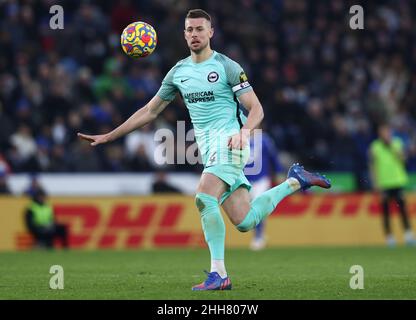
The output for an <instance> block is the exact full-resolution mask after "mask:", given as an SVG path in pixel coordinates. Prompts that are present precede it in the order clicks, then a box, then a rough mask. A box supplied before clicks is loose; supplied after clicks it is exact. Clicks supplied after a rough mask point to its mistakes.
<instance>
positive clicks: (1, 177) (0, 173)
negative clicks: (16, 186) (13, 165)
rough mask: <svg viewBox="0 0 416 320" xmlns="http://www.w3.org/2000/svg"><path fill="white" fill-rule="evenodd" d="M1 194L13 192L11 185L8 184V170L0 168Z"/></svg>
mask: <svg viewBox="0 0 416 320" xmlns="http://www.w3.org/2000/svg"><path fill="white" fill-rule="evenodd" d="M0 194H5V195H6V194H11V191H10V189H9V186H8V185H7V180H6V172H5V171H2V170H0Z"/></svg>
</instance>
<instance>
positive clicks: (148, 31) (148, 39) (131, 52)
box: [120, 21, 157, 58]
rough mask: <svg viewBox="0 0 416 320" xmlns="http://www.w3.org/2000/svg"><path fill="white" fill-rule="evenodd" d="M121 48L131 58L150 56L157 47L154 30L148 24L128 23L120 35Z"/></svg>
mask: <svg viewBox="0 0 416 320" xmlns="http://www.w3.org/2000/svg"><path fill="white" fill-rule="evenodd" d="M120 42H121V47H122V48H123V51H124V53H125V54H127V55H128V56H130V57H132V58H143V57H146V56H148V55H149V54H151V53H152V52H153V51H154V50H155V48H156V45H157V35H156V31H155V29H154V28H153V27H152V26H151V25H150V24H148V23H146V22H142V21H138V22H133V23H130V24H129V25H128V26H127V27H126V28H125V29H124V30H123V32H122V33H121V40H120Z"/></svg>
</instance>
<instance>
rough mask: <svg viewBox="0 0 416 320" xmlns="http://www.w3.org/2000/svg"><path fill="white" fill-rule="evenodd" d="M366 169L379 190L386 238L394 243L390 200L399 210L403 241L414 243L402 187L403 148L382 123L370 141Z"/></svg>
mask: <svg viewBox="0 0 416 320" xmlns="http://www.w3.org/2000/svg"><path fill="white" fill-rule="evenodd" d="M370 170H371V175H372V182H373V187H374V188H375V189H376V190H377V191H380V192H381V205H382V208H383V222H384V232H385V235H386V242H387V244H388V245H389V246H394V245H395V244H396V240H395V238H394V236H393V233H392V230H391V226H390V202H391V201H392V200H394V201H395V202H396V203H397V205H398V207H399V211H400V215H401V219H402V224H403V228H404V230H405V235H404V238H405V242H406V244H409V245H410V244H411V245H416V240H415V239H414V237H413V232H412V229H411V226H410V221H409V218H408V213H407V210H406V203H405V198H404V196H403V189H404V188H405V186H406V185H407V182H408V176H407V172H406V168H405V150H404V148H403V143H402V141H401V140H400V139H399V138H397V137H393V136H392V132H391V128H390V126H389V125H387V124H383V125H381V126H380V127H379V128H378V139H376V140H375V141H373V142H372V143H371V145H370Z"/></svg>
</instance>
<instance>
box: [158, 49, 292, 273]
mask: <svg viewBox="0 0 416 320" xmlns="http://www.w3.org/2000/svg"><path fill="white" fill-rule="evenodd" d="M251 90H253V89H252V87H251V85H250V83H249V82H248V80H247V76H246V74H245V72H244V70H243V69H242V68H241V66H240V65H239V64H238V63H236V62H235V61H233V60H231V59H230V58H228V57H226V56H225V55H223V54H220V53H218V52H215V51H213V54H212V55H211V57H210V58H208V59H207V60H205V61H203V62H200V63H195V62H193V61H192V58H191V57H188V58H186V59H183V60H181V61H179V62H178V63H177V64H176V65H175V66H174V67H173V68H172V69H171V70H170V71H169V72H168V74H167V75H166V77H165V78H164V79H163V82H162V86H161V87H160V89H159V91H158V92H157V96H159V97H160V98H161V99H162V100H164V101H172V100H173V99H174V98H175V96H176V93H177V92H180V94H181V96H182V98H183V100H184V102H185V105H186V107H187V108H188V110H189V114H190V117H191V120H192V124H193V126H194V130H195V138H196V141H197V143H198V147H199V151H200V153H201V158H202V162H203V164H204V171H203V172H204V173H211V174H213V175H215V176H217V177H218V178H220V179H221V180H223V181H224V182H225V183H226V184H227V185H228V187H229V188H228V190H227V191H226V192H225V193H224V194H223V195H222V196H221V199H220V201H218V200H217V199H216V198H215V197H213V196H212V195H209V194H206V193H197V194H196V196H195V198H196V205H197V207H198V210H199V212H200V214H201V223H202V229H203V231H204V235H205V240H206V242H207V244H208V247H209V250H210V253H211V272H213V271H218V272H219V274H220V276H221V277H225V274H226V273H225V268H219V269H218V270H217V269H216V268H217V267H216V266H218V265H223V262H221V261H223V260H224V243H225V224H224V220H223V218H222V215H221V212H220V209H219V205H220V204H222V203H223V202H224V201H225V200H226V199H227V198H228V197H229V196H230V195H231V194H232V193H233V192H234V191H235V190H237V189H238V188H239V187H245V188H247V189H248V190H250V188H251V185H250V183H249V182H248V180H247V178H246V176H245V175H244V172H243V169H244V166H245V165H246V163H247V161H248V157H249V154H250V149H249V148H250V146H249V144H247V146H246V147H245V149H244V150H232V151H230V150H229V148H228V140H229V138H230V137H231V136H232V135H234V134H237V133H238V132H239V131H240V129H241V128H242V126H243V125H244V123H245V122H246V120H247V119H246V117H245V116H244V114H243V113H242V110H241V109H240V108H239V103H238V100H237V98H238V97H239V96H240V95H242V94H243V93H246V92H249V91H251ZM293 192H294V190H293V188H292V187H291V185H289V183H288V182H284V183H282V184H280V185H278V186H276V187H274V188H272V189H270V190H268V191H266V192H264V193H263V194H261V195H260V196H258V197H257V198H256V199H254V200H253V201H252V203H251V208H250V210H249V212H247V215H246V217H245V218H244V220H243V221H242V222H241V223H240V224H238V225H237V226H236V227H237V229H238V230H239V231H242V232H246V231H248V230H251V229H253V228H254V227H255V226H256V225H257V224H258V223H260V221H261V220H263V219H264V218H265V217H267V216H268V215H269V214H270V213H271V212H273V210H274V208H275V207H276V205H277V204H278V203H279V202H280V201H281V200H282V199H283V198H284V197H286V196H287V195H289V194H291V193H293ZM213 261H214V262H218V261H220V262H221V263H219V264H216V263H213ZM222 269H223V272H221V270H222Z"/></svg>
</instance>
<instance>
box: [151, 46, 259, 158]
mask: <svg viewBox="0 0 416 320" xmlns="http://www.w3.org/2000/svg"><path fill="white" fill-rule="evenodd" d="M249 90H252V88H251V86H250V84H249V82H248V80H247V76H246V74H245V72H244V70H243V69H242V68H241V66H240V65H239V64H238V63H236V62H235V61H233V60H231V59H230V58H228V57H227V56H225V55H223V54H220V53H218V52H216V51H213V54H212V55H211V57H210V58H208V59H207V60H205V61H203V62H200V63H195V62H193V61H192V58H191V57H190V56H189V57H188V58H186V59H183V60H181V61H179V62H178V63H177V64H176V65H175V66H174V67H173V68H172V69H171V70H170V71H169V72H168V74H167V75H166V77H165V78H164V79H163V82H162V86H161V87H160V89H159V91H158V92H157V95H158V96H159V97H160V98H161V99H162V100H165V101H172V100H173V99H174V98H175V95H176V93H177V92H180V94H181V96H182V98H183V100H184V102H185V105H186V107H187V108H188V111H189V114H190V117H191V120H192V124H193V126H194V130H195V138H196V141H197V143H198V146H199V149H200V152H201V156H202V159H203V163H204V164H205V163H206V160H207V157H208V156H209V153H210V151H209V149H211V150H212V148H213V144H214V143H218V141H219V138H221V139H225V138H227V137H229V136H231V135H233V134H235V133H238V131H239V130H240V129H241V127H242V126H243V125H244V123H245V121H246V117H245V116H244V114H243V112H242V110H241V109H240V108H239V103H238V100H237V98H238V97H239V96H240V95H241V94H243V93H245V92H247V91H249ZM224 141H225V140H224ZM221 143H222V142H221Z"/></svg>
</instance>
